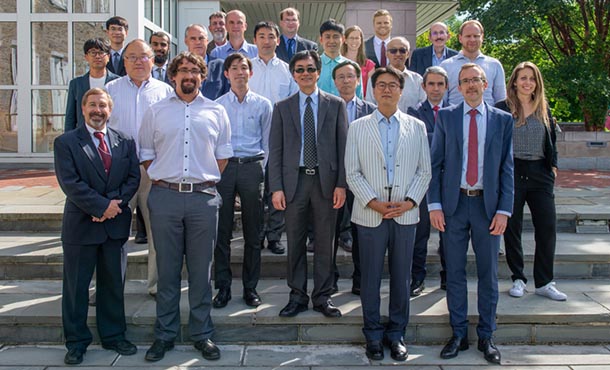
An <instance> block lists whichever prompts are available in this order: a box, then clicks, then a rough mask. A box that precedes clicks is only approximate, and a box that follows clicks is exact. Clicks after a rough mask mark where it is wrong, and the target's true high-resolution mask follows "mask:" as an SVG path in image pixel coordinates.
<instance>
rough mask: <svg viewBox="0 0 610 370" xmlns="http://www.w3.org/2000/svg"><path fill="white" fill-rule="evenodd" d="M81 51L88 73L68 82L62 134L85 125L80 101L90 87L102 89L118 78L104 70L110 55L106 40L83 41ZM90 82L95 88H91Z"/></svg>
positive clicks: (108, 44)
mask: <svg viewBox="0 0 610 370" xmlns="http://www.w3.org/2000/svg"><path fill="white" fill-rule="evenodd" d="M83 49H84V52H85V60H86V61H87V63H88V64H89V72H87V73H85V74H84V75H82V76H79V77H76V78H74V79H73V80H72V81H70V86H69V87H68V103H67V104H66V119H65V121H64V132H68V131H70V130H73V129H75V128H76V127H79V126H82V125H84V124H85V118H84V117H83V111H82V101H83V95H85V93H86V92H87V91H89V89H91V88H92V87H104V85H106V83H107V82H109V81H112V80H114V79H116V78H119V76H117V75H115V74H114V73H112V72H110V71H108V70H107V69H106V64H107V63H108V59H109V56H108V55H109V53H110V43H109V42H108V41H107V40H104V39H102V38H97V39H89V40H87V41H85V45H84V46H83ZM91 82H93V84H94V85H96V86H92V85H91Z"/></svg>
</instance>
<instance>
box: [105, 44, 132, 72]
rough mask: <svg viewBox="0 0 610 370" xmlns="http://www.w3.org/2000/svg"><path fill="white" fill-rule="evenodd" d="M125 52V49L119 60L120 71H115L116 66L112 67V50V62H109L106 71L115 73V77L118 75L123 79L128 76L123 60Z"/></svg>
mask: <svg viewBox="0 0 610 370" xmlns="http://www.w3.org/2000/svg"><path fill="white" fill-rule="evenodd" d="M124 52H125V48H123V51H122V52H121V57H120V58H119V69H117V70H116V71H115V70H114V66H113V65H112V50H111V51H110V60H109V61H108V63H106V69H107V70H109V71H110V72H112V73H114V74H115V75H118V76H119V77H123V76H125V75H126V74H127V71H126V70H125V60H124V59H123V53H124Z"/></svg>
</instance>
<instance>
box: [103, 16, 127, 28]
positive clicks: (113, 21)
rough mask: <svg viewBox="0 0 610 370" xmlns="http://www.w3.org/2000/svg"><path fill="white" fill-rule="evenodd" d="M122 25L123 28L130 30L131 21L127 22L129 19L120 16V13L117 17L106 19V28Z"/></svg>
mask: <svg viewBox="0 0 610 370" xmlns="http://www.w3.org/2000/svg"><path fill="white" fill-rule="evenodd" d="M113 25H114V26H122V27H123V28H125V30H129V23H127V19H125V18H123V17H119V16H118V15H117V16H116V17H112V18H109V19H108V20H107V21H106V29H109V28H110V26H113Z"/></svg>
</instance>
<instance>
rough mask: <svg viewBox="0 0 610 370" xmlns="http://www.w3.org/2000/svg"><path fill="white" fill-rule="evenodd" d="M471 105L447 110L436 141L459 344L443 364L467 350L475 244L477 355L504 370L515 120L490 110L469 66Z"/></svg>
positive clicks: (439, 215)
mask: <svg viewBox="0 0 610 370" xmlns="http://www.w3.org/2000/svg"><path fill="white" fill-rule="evenodd" d="M458 78H459V86H458V89H459V91H460V93H461V94H462V96H463V97H464V102H463V103H460V104H457V105H453V106H450V107H449V108H444V109H441V110H440V111H439V112H438V117H437V119H436V127H435V129H434V138H433V139H432V151H431V157H432V182H431V183H430V189H429V191H428V209H429V210H430V223H431V224H432V226H434V227H435V228H436V229H438V230H440V231H441V232H443V241H444V243H445V244H446V245H448V246H451V247H450V248H445V249H444V253H445V263H446V265H447V306H448V309H449V320H450V323H451V327H452V329H453V336H452V337H451V339H450V340H449V341H448V342H447V344H446V345H445V347H444V348H443V349H442V351H441V358H445V359H447V358H453V357H456V356H457V355H458V352H459V351H463V350H466V349H468V287H467V281H466V253H467V251H468V241H469V239H472V247H473V249H474V253H475V256H476V264H477V277H478V287H477V304H478V311H479V320H478V324H477V335H478V337H479V341H478V349H479V351H481V352H483V353H484V356H485V359H486V360H487V361H489V362H492V363H496V364H499V363H500V351H499V350H498V348H497V347H496V345H495V344H494V342H493V339H492V336H493V332H494V330H495V329H496V307H497V304H498V251H499V249H500V238H501V236H502V234H503V233H504V231H505V230H506V224H507V220H508V217H510V215H511V213H512V209H513V199H514V194H513V190H514V183H513V153H512V135H513V118H512V116H511V115H510V114H508V113H506V112H504V111H501V110H499V109H497V108H494V107H492V106H490V105H489V104H487V103H484V102H483V92H484V91H485V89H486V88H487V79H486V76H485V72H484V71H483V69H482V68H481V67H479V66H478V65H476V64H474V63H466V64H464V65H463V66H462V67H461V70H460V73H459V75H458Z"/></svg>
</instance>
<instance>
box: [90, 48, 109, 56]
mask: <svg viewBox="0 0 610 370" xmlns="http://www.w3.org/2000/svg"><path fill="white" fill-rule="evenodd" d="M87 55H89V56H91V57H94V58H97V57H105V56H106V55H108V53H107V52H105V51H92V50H89V51H88V52H87Z"/></svg>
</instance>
